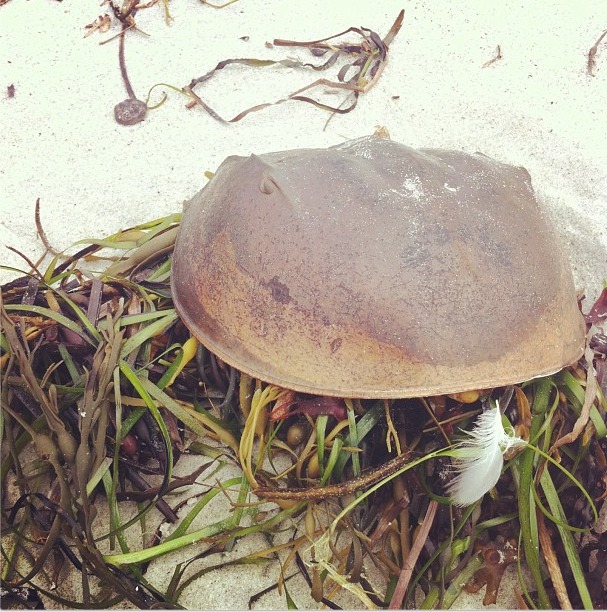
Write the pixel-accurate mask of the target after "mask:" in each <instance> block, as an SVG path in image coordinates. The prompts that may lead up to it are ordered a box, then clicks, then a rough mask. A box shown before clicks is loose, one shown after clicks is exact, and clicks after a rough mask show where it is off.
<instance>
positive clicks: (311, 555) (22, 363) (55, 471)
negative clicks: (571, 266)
mask: <svg viewBox="0 0 607 612" xmlns="http://www.w3.org/2000/svg"><path fill="white" fill-rule="evenodd" d="M180 219H181V217H180V215H171V216H169V217H165V218H162V219H157V220H155V221H151V222H149V223H143V224H141V225H138V226H135V227H131V228H128V229H126V230H123V231H121V232H118V233H116V234H114V235H112V236H108V237H106V238H103V239H92V240H84V241H79V242H78V243H77V245H76V249H77V251H76V253H74V254H73V255H68V254H66V253H57V251H56V250H55V249H54V248H53V247H52V245H50V244H49V242H48V240H47V239H46V237H45V234H44V230H43V228H42V226H41V223H40V219H39V211H38V212H37V215H36V225H37V229H38V234H39V236H40V239H41V241H42V242H43V243H44V245H45V248H46V250H47V253H48V258H50V262H49V263H47V264H45V265H46V267H43V262H42V261H38V262H31V263H32V266H31V269H30V270H29V271H28V272H26V273H21V276H19V277H18V278H16V279H15V280H13V281H11V282H10V283H7V284H5V285H4V286H3V287H2V335H1V337H0V346H1V350H2V356H1V357H0V365H1V367H2V383H3V384H2V396H1V403H2V435H3V441H2V450H3V455H2V465H1V474H2V486H3V488H4V491H5V495H3V499H2V535H3V538H2V554H3V556H4V560H5V563H4V567H3V571H2V588H3V597H4V601H5V602H7V605H23V606H26V607H37V606H39V605H40V602H43V603H44V602H48V601H49V600H50V601H52V602H54V604H55V605H59V606H63V607H82V606H88V607H93V606H94V607H108V608H111V607H116V606H118V605H120V604H121V602H129V603H130V604H131V605H133V606H136V607H139V608H149V607H178V606H180V605H181V604H180V601H182V600H183V597H184V594H185V593H186V591H188V590H189V589H191V588H195V585H196V583H197V581H198V580H200V579H202V578H203V577H204V576H205V575H206V574H208V573H209V572H210V571H213V570H214V569H217V568H219V567H225V566H226V563H228V564H230V565H232V566H236V567H237V566H242V567H245V566H246V565H249V564H259V563H267V562H268V561H267V560H268V559H274V561H275V563H277V564H278V565H277V566H275V567H277V569H276V576H275V580H274V584H273V586H272V587H271V589H272V590H273V589H276V590H277V591H278V592H280V593H282V594H283V595H284V597H285V602H286V604H285V605H287V606H291V607H294V606H296V605H297V604H296V601H295V600H294V598H293V594H292V593H290V592H289V591H287V582H288V581H289V580H290V579H291V578H292V577H293V576H296V575H301V576H303V577H304V579H305V580H306V581H307V582H308V584H309V586H310V592H311V595H312V596H313V598H314V599H315V600H316V601H318V602H322V603H323V604H324V605H326V606H327V607H330V608H333V609H338V608H339V607H340V605H347V606H349V607H352V606H353V605H354V604H353V602H356V601H358V603H359V604H362V605H364V606H365V607H368V608H377V607H389V608H392V609H395V608H400V607H403V606H405V607H412V606H417V607H425V608H433V607H434V608H446V607H449V606H451V605H452V604H453V602H454V601H455V600H456V598H457V597H458V596H459V594H460V593H461V592H462V590H463V589H464V588H465V589H466V590H469V591H476V590H479V589H482V588H483V587H484V586H485V585H486V587H487V589H486V593H485V602H486V603H489V602H492V601H495V597H496V595H497V592H498V589H499V587H500V582H501V577H502V575H503V573H504V570H505V569H506V567H507V566H508V565H514V564H515V565H516V566H517V568H519V567H520V566H521V564H522V563H525V564H526V566H527V567H528V568H529V571H530V573H529V576H525V575H523V573H522V572H521V575H520V590H521V593H520V601H521V605H523V604H524V605H528V606H529V607H533V606H536V607H542V608H548V607H553V606H557V605H558V606H562V607H566V606H569V605H570V606H572V607H586V608H590V607H593V606H594V607H599V606H601V605H602V604H603V603H604V602H603V600H604V594H603V592H602V590H601V589H597V587H596V585H597V581H600V579H601V578H602V576H603V574H604V573H605V555H604V549H605V546H604V544H605V543H604V534H601V533H599V531H598V529H599V528H598V526H597V521H596V517H597V513H598V512H600V511H601V509H602V507H603V505H604V502H605V499H607V486H606V483H607V476H606V475H607V459H606V456H607V444H606V442H605V440H606V435H607V428H606V426H605V408H606V406H607V404H606V402H605V397H604V392H603V390H602V389H603V384H604V362H605V352H604V351H602V350H601V346H602V345H601V344H600V342H598V343H597V338H600V336H602V335H604V330H603V328H602V326H603V325H604V317H603V316H602V313H603V311H604V303H603V302H604V296H603V294H601V296H600V297H599V299H598V300H597V302H596V304H594V305H593V306H592V307H591V308H590V309H589V313H588V314H587V315H586V316H587V321H588V329H589V334H588V342H587V348H586V351H585V354H584V357H583V358H582V359H581V360H580V362H579V363H577V364H574V365H572V366H570V367H568V368H565V369H564V370H563V371H561V372H560V373H558V374H555V375H553V376H549V377H544V378H540V379H536V380H533V381H529V382H527V383H524V384H522V385H515V386H513V387H509V388H504V389H490V390H472V391H471V392H470V393H466V394H455V395H453V396H441V397H434V398H417V399H415V398H414V399H408V400H386V401H381V400H380V401H377V400H358V399H346V400H335V399H331V398H322V397H311V396H307V395H305V394H299V393H294V392H291V391H288V390H285V389H281V388H279V387H275V386H273V385H268V384H266V383H264V382H263V381H261V380H256V379H252V378H250V377H248V376H247V375H245V374H241V373H239V372H237V371H236V370H235V369H234V368H231V367H230V366H229V365H228V364H226V363H224V362H222V361H221V360H220V359H219V358H218V357H216V356H215V355H213V354H212V353H210V352H209V351H208V350H206V349H204V348H203V347H202V346H201V345H200V344H199V343H198V341H197V340H196V339H195V338H192V337H191V336H190V333H189V332H188V330H187V328H186V327H185V326H184V325H183V323H182V322H181V321H180V319H179V317H178V315H177V313H176V312H175V309H174V307H173V302H172V294H171V286H170V269H171V260H172V249H173V245H174V241H175V236H176V234H177V231H178V228H179V224H180ZM25 258H26V259H27V256H25ZM103 258H105V259H106V260H107V261H108V266H107V267H106V269H105V270H102V271H100V272H93V271H91V270H90V269H89V265H88V261H90V260H91V259H95V260H96V261H99V260H100V259H103ZM595 372H596V375H595ZM496 401H498V402H499V404H500V406H501V407H503V409H504V414H505V416H506V417H507V418H508V419H509V421H510V422H511V423H512V425H513V427H514V429H515V431H516V434H517V435H518V436H520V437H522V438H523V439H525V440H526V441H527V444H526V446H525V447H524V448H522V449H517V450H514V451H513V452H512V453H509V454H508V455H507V456H506V465H505V468H504V474H503V476H502V478H501V479H500V480H499V481H498V483H497V485H496V486H495V488H494V489H493V490H492V491H491V493H490V494H488V495H485V497H484V498H483V499H482V500H480V501H479V502H476V503H474V504H473V505H471V506H467V507H465V508H460V507H456V506H454V505H452V504H451V501H450V499H449V498H448V490H449V486H448V485H449V480H450V478H451V472H450V469H449V464H450V461H451V459H452V458H457V457H458V456H459V455H458V453H461V447H460V446H458V444H457V437H456V436H454V434H456V433H457V431H458V430H459V429H465V428H467V427H469V426H470V424H471V423H472V420H473V419H474V418H475V417H476V416H477V415H478V414H479V413H480V412H481V411H482V410H483V409H487V408H489V406H492V405H495V402H496ZM186 453H187V454H190V455H195V456H198V461H197V462H196V464H195V466H194V467H192V468H191V469H190V470H189V471H188V473H186V474H185V475H180V476H177V475H176V474H175V470H174V467H175V465H176V464H177V463H178V461H179V459H180V457H182V456H183V455H184V454H186ZM228 467H229V468H231V469H232V470H233V469H234V468H237V469H238V471H237V476H234V472H233V471H231V472H229V473H228V472H227V471H226V470H227V469H228ZM222 500H223V503H224V504H225V507H226V510H225V516H224V517H223V518H221V519H220V520H218V521H216V522H210V521H209V519H208V517H207V516H206V512H207V510H208V508H209V507H210V504H216V503H218V502H219V501H222ZM101 509H104V512H101ZM102 516H106V517H109V519H106V520H109V523H103V522H101V520H100V517H102ZM168 524H170V525H171V528H170V530H168V529H167V528H166V525H168ZM418 525H419V528H417V526H418ZM134 531H135V532H137V531H140V532H141V533H140V536H139V544H138V545H137V544H133V537H132V534H133V532H134ZM149 533H152V534H153V535H152V536H151V537H150V536H149ZM145 534H148V535H145ZM255 536H262V538H261V539H259V540H256V541H257V542H258V544H257V548H256V549H255V551H254V552H250V553H248V554H240V555H234V556H232V557H231V560H229V561H227V562H226V560H225V558H224V557H222V556H221V555H222V553H223V552H224V551H227V550H232V548H233V546H234V544H235V543H236V542H238V541H239V540H241V539H248V538H252V537H255ZM259 542H266V543H267V544H262V545H260V544H259ZM175 551H182V552H186V553H187V554H186V557H185V558H184V560H183V561H180V562H178V563H177V565H176V566H175V569H174V572H173V575H172V576H171V579H170V581H169V583H168V584H167V585H165V586H163V587H162V588H161V587H160V586H159V585H157V584H153V583H151V581H150V579H149V578H148V576H147V568H148V567H149V564H150V563H153V562H154V560H155V559H157V558H158V557H161V556H163V555H166V554H168V553H170V552H175ZM592 555H594V557H592V558H596V562H595V561H592V560H591V556H592ZM544 563H545V566H544ZM544 567H546V568H547V570H548V573H547V574H546V573H545V570H544ZM70 572H71V573H72V574H75V575H78V576H82V578H81V592H82V595H81V596H79V599H78V600H75V599H74V595H72V594H71V593H70V591H69V589H67V587H66V585H65V580H64V576H65V575H66V574H68V573H70ZM267 592H268V591H267V590H266V591H262V592H260V593H257V594H253V593H252V594H251V605H253V604H255V603H259V602H262V603H263V597H264V596H265V595H266V594H267ZM348 597H349V599H348ZM353 598H355V599H353ZM46 605H48V604H46Z"/></svg>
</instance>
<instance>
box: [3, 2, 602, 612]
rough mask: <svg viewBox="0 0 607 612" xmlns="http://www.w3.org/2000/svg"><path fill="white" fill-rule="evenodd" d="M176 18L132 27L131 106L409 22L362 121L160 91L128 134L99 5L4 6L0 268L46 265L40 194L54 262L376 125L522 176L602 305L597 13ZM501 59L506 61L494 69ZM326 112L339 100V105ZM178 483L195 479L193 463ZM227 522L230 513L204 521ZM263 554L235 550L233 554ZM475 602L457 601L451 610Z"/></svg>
mask: <svg viewBox="0 0 607 612" xmlns="http://www.w3.org/2000/svg"><path fill="white" fill-rule="evenodd" d="M168 6H169V9H170V12H171V15H172V17H173V21H172V23H171V25H170V26H167V24H166V23H165V18H164V8H163V4H162V3H160V4H159V5H158V6H154V7H151V8H149V9H146V10H141V11H139V13H138V14H137V25H138V26H139V28H140V29H141V30H142V31H144V32H145V33H147V34H148V35H149V36H144V35H143V34H142V33H138V32H129V33H128V35H127V37H126V45H125V57H126V65H127V69H128V74H129V77H130V79H131V82H132V85H133V88H134V90H135V92H136V94H137V96H138V97H139V98H140V99H142V100H145V99H146V97H147V95H148V91H149V90H150V88H151V87H152V86H154V85H156V84H158V83H165V84H170V85H174V86H176V87H183V86H184V85H186V84H188V83H189V82H190V81H191V80H192V79H193V78H195V77H199V76H201V75H203V74H205V73H206V72H208V71H209V70H210V69H211V68H213V67H214V66H215V65H216V64H217V62H219V61H220V60H222V59H226V58H237V57H256V58H269V59H282V58H285V57H294V56H296V57H299V58H300V59H305V60H306V61H309V60H310V58H311V56H309V55H303V54H301V53H299V54H298V52H297V51H295V50H292V49H290V48H278V47H274V48H273V49H272V48H268V47H267V46H266V42H267V41H270V42H271V41H272V40H273V39H274V38H283V39H292V40H304V41H305V40H313V39H318V38H323V37H326V36H328V35H331V34H335V33H338V32H340V31H342V30H345V29H346V28H348V27H350V26H365V27H367V28H370V29H372V30H374V31H375V32H377V33H378V34H379V35H380V36H384V35H385V34H386V33H387V31H388V30H389V28H390V26H391V24H392V22H393V21H394V20H395V18H396V16H397V14H398V12H399V10H400V9H401V8H404V9H405V19H404V23H403V27H402V29H401V31H400V33H399V34H398V36H397V37H396V39H395V40H394V42H393V44H392V45H391V48H390V51H389V62H388V64H387V66H386V68H385V70H384V72H383V74H382V75H381V78H380V79H379V81H378V82H377V84H376V85H375V87H373V88H372V89H371V90H370V91H369V92H368V93H366V94H364V95H361V97H360V99H359V102H358V106H357V108H356V109H355V110H354V111H353V112H351V113H349V114H346V115H336V116H334V117H332V118H331V120H330V121H329V122H328V123H327V120H328V119H329V115H328V114H327V113H326V112H324V111H322V110H320V109H318V108H315V107H314V106H312V105H310V104H305V103H301V102H293V101H290V102H287V103H284V104H280V105H275V106H271V107H269V108H266V109H264V110H262V111H260V112H256V113H253V114H251V115H249V116H247V117H245V118H244V119H243V120H242V121H240V122H238V123H234V124H223V123H220V122H218V121H216V120H214V119H213V118H212V117H210V116H209V115H208V114H206V113H205V112H204V111H202V110H201V109H199V108H194V109H187V108H186V107H185V103H186V102H187V99H186V98H185V97H184V96H182V95H180V94H179V93H178V92H176V91H174V90H172V89H170V88H168V87H166V86H164V87H162V86H161V87H157V88H156V89H155V90H154V91H153V92H152V94H151V103H152V102H154V101H159V100H160V99H161V95H162V92H166V94H167V100H166V101H165V103H164V104H163V105H162V106H160V107H159V108H158V109H156V110H151V111H148V115H147V118H146V120H145V121H144V122H142V123H139V124H137V125H135V126H131V127H125V126H122V125H118V124H117V123H116V122H115V120H114V114H113V108H114V105H115V104H116V103H118V102H120V101H121V100H123V99H125V98H126V97H127V96H126V92H125V89H124V85H123V81H122V79H121V76H120V71H119V66H118V40H114V41H112V42H109V43H108V44H105V45H100V44H99V43H100V42H101V41H103V40H106V39H108V38H109V37H110V36H111V35H112V34H116V33H117V32H118V31H119V29H118V25H117V24H116V22H115V23H114V25H113V27H112V29H111V30H110V32H108V33H107V34H100V33H99V32H94V33H93V34H92V35H91V36H90V37H88V38H83V36H84V34H85V32H86V30H85V26H86V25H87V24H89V23H91V22H93V21H94V20H95V19H96V18H97V16H98V15H100V14H104V13H106V12H109V7H108V5H107V4H105V5H102V6H100V5H99V4H98V3H97V2H94V1H92V0H89V1H88V2H83V1H82V0H79V1H75V0H64V1H63V2H58V1H56V0H38V1H36V2H34V1H33V0H32V1H29V2H28V1H25V0H10V1H9V2H8V3H7V4H6V5H5V6H2V8H0V52H1V53H0V57H1V58H2V59H1V61H2V68H1V71H0V77H1V78H0V129H1V136H2V155H1V157H0V248H1V250H0V253H1V255H0V257H1V259H0V262H1V263H2V264H3V265H6V266H15V267H18V268H21V269H25V268H27V265H26V264H25V263H24V262H23V261H22V260H21V259H20V258H19V256H18V255H16V254H15V253H13V252H11V251H8V250H7V249H6V248H5V246H7V245H8V246H12V247H15V248H16V249H18V250H20V251H21V252H23V253H25V254H26V255H27V256H28V257H30V259H32V260H35V259H36V258H37V257H38V256H39V255H40V254H41V253H42V252H43V246H42V243H41V241H40V240H39V238H38V237H37V235H36V227H35V224H34V208H35V202H36V200H37V199H38V198H39V199H40V205H41V222H42V225H43V227H44V230H45V232H46V235H47V237H48V240H49V242H50V243H51V244H52V245H53V246H54V247H55V248H57V249H59V250H62V249H66V248H68V247H69V246H70V245H71V244H72V243H74V242H75V241H77V240H80V239H85V238H93V237H95V238H100V237H103V236H106V235H109V234H111V233H113V232H116V231H117V230H120V229H123V228H126V227H129V226H133V225H137V224H140V223H143V222H145V221H148V220H151V219H154V218H158V217H162V216H165V215H169V214H171V213H177V212H180V211H181V206H182V203H183V202H184V201H186V200H188V199H189V198H190V197H192V196H193V195H194V194H195V193H196V192H197V191H198V190H199V189H201V187H202V186H203V185H204V184H205V183H206V180H207V179H206V178H205V172H206V171H211V172H212V171H214V170H215V169H216V168H217V166H218V165H219V164H220V163H221V161H222V160H223V159H224V158H225V157H226V156H228V155H231V154H240V155H249V154H250V153H263V152H267V151H276V150H282V149H289V148H296V147H325V146H330V145H334V144H338V143H340V142H343V141H344V140H347V139H350V138H355V137H359V136H363V135H367V134H370V133H372V132H373V131H374V130H375V129H376V128H377V127H378V126H385V127H386V128H387V129H388V131H389V133H390V136H391V137H392V139H393V140H396V141H400V142H403V143H405V144H407V145H410V146H413V147H438V148H451V149H459V150H464V151H468V152H475V151H479V152H482V153H484V154H486V155H489V156H491V157H494V158H496V159H498V160H500V161H503V162H507V163H510V164H514V165H519V166H524V167H525V168H527V170H528V171H529V172H530V174H531V177H532V180H533V185H534V187H535V190H536V192H537V195H538V198H539V199H540V200H541V201H542V203H543V204H544V205H545V206H546V207H547V209H548V210H549V212H550V215H551V217H552V219H553V220H554V222H555V225H556V227H557V230H558V233H559V237H560V240H561V241H562V245H563V248H565V249H566V251H567V253H568V255H569V258H570V261H571V264H572V268H573V272H574V277H575V282H576V288H577V289H578V291H580V292H585V293H586V295H587V296H588V298H589V300H590V299H593V298H595V297H596V296H597V295H598V293H599V291H600V289H601V286H602V285H601V284H602V282H603V280H604V279H605V278H606V277H607V229H606V228H607V140H606V137H607V104H606V102H605V101H606V100H607V41H605V42H604V43H603V44H602V45H601V47H600V48H599V52H598V54H597V56H596V68H595V76H591V75H589V74H588V71H587V60H588V51H589V49H590V48H591V47H592V46H593V45H594V43H595V42H596V40H597V39H598V37H599V36H600V34H601V33H602V32H603V31H604V30H605V28H607V4H605V3H602V4H601V3H597V2H594V1H587V0H579V1H577V2H575V3H554V2H550V1H548V0H538V1H536V2H533V3H521V2H516V1H514V0H503V1H502V2H499V3H485V2H480V1H479V0H476V1H473V0H468V1H463V2H458V3H454V2H448V1H446V0H433V1H429V0H428V1H426V2H414V1H406V0H401V1H400V2H396V1H394V0H384V1H383V2H381V3H371V2H365V3H363V2H352V1H350V2H345V1H342V0H335V1H333V2H323V1H322V0H308V1H306V2H298V3H294V2H290V3H286V2H281V1H280V0H259V1H257V2H255V1H254V0H239V1H238V2H236V3H234V4H232V5H230V6H228V7H226V8H224V9H222V10H217V9H213V8H211V7H209V6H205V5H203V4H202V3H201V2H199V1H198V0H171V2H169V4H168ZM243 37H247V38H246V40H244V39H243ZM352 38H355V36H354V35H352ZM498 45H499V47H500V50H501V59H498V60H496V61H495V62H493V63H491V64H490V65H485V64H486V63H487V62H488V61H489V60H491V59H492V58H493V57H494V56H495V54H496V49H497V47H498ZM312 60H313V61H316V62H319V61H320V60H319V59H318V58H312ZM335 75H336V71H330V74H329V75H327V76H330V78H333V79H334V78H335ZM316 78H318V75H317V73H313V74H312V73H310V72H308V71H303V70H298V69H293V68H285V67H266V68H257V69H250V68H246V67H242V66H231V67H229V68H227V69H225V70H224V71H222V72H220V73H218V75H217V77H216V78H214V79H211V81H209V82H208V83H205V84H204V85H202V86H201V87H200V88H199V89H197V92H198V93H199V95H201V96H202V97H203V99H204V100H205V101H206V102H207V103H208V104H210V105H211V107H213V108H214V109H215V110H216V111H217V112H218V113H219V114H221V115H222V116H223V117H226V118H229V117H232V116H234V115H236V114H237V113H239V112H240V111H242V110H244V109H245V108H247V107H250V106H253V105H256V104H261V103H263V102H268V101H274V100H278V99H280V98H282V97H284V96H285V95H288V94H289V93H290V92H292V91H294V90H296V89H298V88H300V87H303V86H304V85H306V84H307V83H310V82H312V81H313V80H314V79H316ZM9 89H10V92H9ZM11 94H12V95H11ZM331 99H334V100H335V102H336V103H340V102H341V101H342V99H343V96H333V97H332V98H331ZM74 250H75V249H72V250H71V251H70V252H74ZM0 276H1V278H2V279H3V280H7V279H8V278H11V276H14V274H11V273H10V272H8V271H2V272H1V275H0ZM191 459H192V458H189V459H188V460H190V461H191ZM178 471H179V472H180V473H183V474H185V473H187V472H188V465H187V463H186V462H185V461H184V462H183V465H178ZM222 477H223V476H222ZM221 512H225V506H224V507H221V508H219V507H218V508H217V509H215V510H213V511H212V512H211V511H210V512H209V514H208V515H205V519H204V520H205V521H208V522H211V521H212V520H213V517H214V516H215V517H216V516H221ZM216 513H218V514H216ZM259 544H260V543H259V541H257V542H255V541H253V542H242V543H240V544H239V545H238V551H237V552H238V553H240V554H242V553H243V550H245V549H246V550H253V549H255V546H256V545H257V546H259ZM247 547H250V548H247ZM190 554H192V553H191V551H189V550H188V551H187V552H186V553H185V554H184V555H181V556H179V557H176V556H175V555H169V556H168V557H165V558H163V559H161V560H159V561H157V562H154V563H153V564H152V565H151V567H150V569H149V570H148V579H150V580H158V581H160V583H161V584H164V583H165V582H166V580H167V579H168V572H169V571H172V570H171V568H174V567H175V564H176V563H177V561H178V559H179V560H181V559H184V558H187V557H188V556H189V555H190ZM233 554H235V553H230V555H233ZM226 558H228V557H226ZM510 569H514V568H510ZM277 578H278V566H277V565H276V564H275V563H274V564H269V565H264V566H259V567H254V566H251V567H247V568H244V567H230V568H224V569H223V570H220V571H215V572H212V573H209V574H207V575H205V576H204V577H202V578H201V579H200V580H199V581H198V582H197V583H196V584H195V585H194V586H193V587H191V588H190V589H189V590H188V591H187V592H186V593H185V595H184V599H183V602H182V603H183V605H184V606H187V607H198V608H217V609H235V608H243V607H245V608H246V606H247V604H248V599H249V597H251V595H253V594H254V593H255V592H257V591H259V590H260V589H262V588H264V587H265V586H269V585H270V584H272V583H273V582H274V581H275V580H276V579H277ZM515 580H516V579H515ZM293 585H294V586H293V587H292V588H290V594H291V596H292V597H293V598H294V599H295V601H296V603H297V605H298V606H300V607H312V606H314V605H315V602H314V601H313V600H311V599H310V597H309V593H308V587H307V586H306V585H305V583H304V582H303V580H300V579H299V578H298V579H296V580H294V581H293ZM74 588H77V586H76V587H74ZM480 601H481V600H480V599H478V598H477V599H473V600H469V599H463V598H462V599H461V600H459V601H458V605H460V606H461V607H462V608H465V607H468V606H479V605H480ZM348 602H349V603H348ZM344 605H351V606H356V605H357V601H356V599H346V600H345V601H344ZM256 606H257V607H260V606H263V607H268V608H281V607H282V608H284V607H286V601H285V599H284V596H282V597H281V596H278V595H275V594H274V595H269V596H268V598H263V599H261V600H260V601H259V602H258V603H257V604H256ZM515 606H516V600H515V599H514V593H513V587H512V586H508V587H505V588H502V599H501V600H500V607H502V608H510V607H515Z"/></svg>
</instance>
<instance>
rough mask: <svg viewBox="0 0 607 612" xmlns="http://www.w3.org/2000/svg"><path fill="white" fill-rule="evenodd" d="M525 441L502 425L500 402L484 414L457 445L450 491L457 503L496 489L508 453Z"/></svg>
mask: <svg viewBox="0 0 607 612" xmlns="http://www.w3.org/2000/svg"><path fill="white" fill-rule="evenodd" d="M524 444H525V441H524V440H521V439H520V438H517V437H516V436H515V435H514V434H508V433H506V431H505V430H504V427H503V425H502V415H501V414H500V411H499V406H496V407H495V408H492V409H491V410H487V411H486V412H484V413H483V414H481V415H480V416H479V417H478V419H477V420H476V423H475V424H474V428H473V429H472V431H469V432H467V439H465V440H464V441H462V442H461V443H460V444H459V445H458V447H457V456H456V458H455V460H454V463H453V468H454V471H455V474H456V475H455V478H454V479H453V480H452V481H451V482H450V483H449V485H448V487H447V488H448V492H449V495H450V497H451V499H452V500H453V503H454V504H455V505H456V506H468V505H470V504H472V503H474V502H475V501H477V500H478V499H480V498H481V497H482V496H483V495H484V494H485V493H487V491H489V490H490V489H492V488H493V487H494V486H495V485H496V483H497V481H498V480H499V477H500V474H501V472H502V467H503V465H504V453H505V452H506V451H507V450H508V449H509V448H511V447H513V446H521V445H524Z"/></svg>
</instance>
